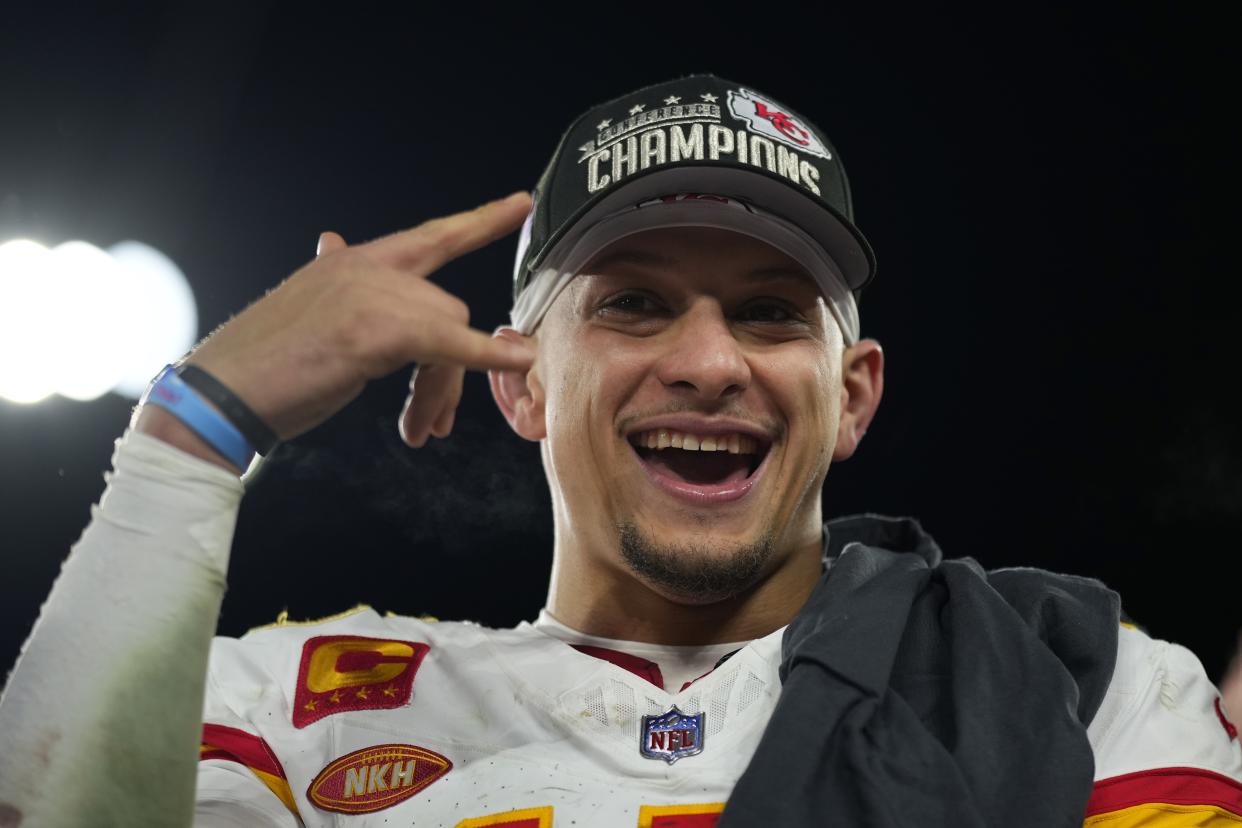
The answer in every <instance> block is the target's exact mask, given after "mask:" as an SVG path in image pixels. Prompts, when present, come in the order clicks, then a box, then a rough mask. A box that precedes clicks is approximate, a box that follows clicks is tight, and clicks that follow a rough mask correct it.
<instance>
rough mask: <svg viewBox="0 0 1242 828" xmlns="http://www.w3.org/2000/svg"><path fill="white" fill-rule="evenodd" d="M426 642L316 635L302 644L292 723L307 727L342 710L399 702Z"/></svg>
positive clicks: (406, 697)
mask: <svg viewBox="0 0 1242 828" xmlns="http://www.w3.org/2000/svg"><path fill="white" fill-rule="evenodd" d="M430 649H431V647H430V646H428V645H426V644H422V643H420V642H417V641H396V640H391V639H383V638H363V637H361V636H356V635H320V636H316V637H315V638H312V639H309V640H308V641H307V642H306V644H305V645H304V646H303V647H302V666H301V667H300V668H299V670H298V688H297V691H296V692H295V693H294V697H293V726H294V727H299V728H300V727H306V726H307V725H309V724H311V723H312V722H317V721H319V720H320V719H322V718H323V717H324V716H331V715H332V714H333V713H340V712H342V711H345V710H382V709H386V708H392V707H400V706H401V705H403V704H407V703H408V702H409V701H410V696H411V695H412V694H413V692H414V674H415V673H417V672H418V667H419V665H420V664H422V661H423V657H424V656H425V655H427V652H428V651H429V650H430Z"/></svg>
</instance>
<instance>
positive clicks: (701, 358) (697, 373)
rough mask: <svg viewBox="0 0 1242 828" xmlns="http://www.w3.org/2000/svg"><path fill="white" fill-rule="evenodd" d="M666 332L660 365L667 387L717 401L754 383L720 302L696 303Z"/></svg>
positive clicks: (659, 371)
mask: <svg viewBox="0 0 1242 828" xmlns="http://www.w3.org/2000/svg"><path fill="white" fill-rule="evenodd" d="M666 333H667V334H668V335H669V336H668V341H667V343H666V344H667V347H666V348H665V351H664V353H663V354H662V355H661V357H660V364H659V366H658V368H657V376H658V377H659V379H660V381H661V382H663V383H664V384H665V385H666V386H669V387H672V388H681V389H686V390H693V391H694V392H695V394H696V395H697V396H700V397H703V398H705V399H710V400H714V399H719V398H721V397H726V396H729V395H731V394H736V393H738V392H740V391H742V390H744V389H745V388H746V387H747V386H748V385H750V364H749V363H748V362H747V361H746V355H745V353H744V352H743V350H742V347H741V343H739V342H738V340H737V337H736V336H735V335H734V332H733V330H732V329H731V328H730V326H729V320H728V319H727V318H725V315H724V312H723V309H722V308H721V307H720V305H719V304H718V303H716V302H714V301H709V300H702V301H699V302H696V303H695V304H694V305H692V306H691V307H690V308H689V309H688V310H686V311H685V312H684V313H683V314H682V315H681V317H680V318H679V319H678V320H677V321H676V323H675V324H674V325H673V327H672V329H671V330H669V331H667V332H666Z"/></svg>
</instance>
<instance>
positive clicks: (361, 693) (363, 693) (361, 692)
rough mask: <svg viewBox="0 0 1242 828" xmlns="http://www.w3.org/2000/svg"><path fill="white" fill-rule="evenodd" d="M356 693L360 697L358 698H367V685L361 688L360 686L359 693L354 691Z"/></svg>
mask: <svg viewBox="0 0 1242 828" xmlns="http://www.w3.org/2000/svg"><path fill="white" fill-rule="evenodd" d="M354 695H355V696H357V697H358V698H360V699H365V698H366V697H367V688H365V687H359V688H358V692H357V693H354Z"/></svg>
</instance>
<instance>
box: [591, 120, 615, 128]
mask: <svg viewBox="0 0 1242 828" xmlns="http://www.w3.org/2000/svg"><path fill="white" fill-rule="evenodd" d="M610 126H612V118H605V119H604V120H602V121H600V122H599V124H598V125H597V126H596V127H595V128H596V129H608V127H610Z"/></svg>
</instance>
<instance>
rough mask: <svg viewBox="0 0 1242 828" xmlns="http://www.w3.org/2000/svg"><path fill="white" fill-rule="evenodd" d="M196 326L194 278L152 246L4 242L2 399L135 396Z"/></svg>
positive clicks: (0, 272)
mask: <svg viewBox="0 0 1242 828" xmlns="http://www.w3.org/2000/svg"><path fill="white" fill-rule="evenodd" d="M197 330H198V318H197V312H196V310H195V307H194V295H193V293H192V292H191V291H190V286H189V284H188V283H187V282H186V279H185V276H184V275H183V274H182V273H181V271H180V270H179V269H178V268H177V266H176V265H175V264H173V263H172V261H170V260H169V259H168V257H167V256H165V255H164V254H162V253H160V252H159V251H158V250H155V249H154V248H152V247H150V246H148V245H145V244H143V243H141V242H136V241H125V242H121V243H120V244H117V245H115V246H113V247H112V248H111V249H109V250H107V251H104V250H100V249H99V248H98V247H95V246H94V245H91V244H88V243H86V242H81V241H70V242H65V243H64V244H61V245H58V246H56V247H55V248H53V249H51V250H48V249H47V248H46V247H44V246H43V245H41V244H38V243H36V242H33V241H29V240H26V239H19V240H17V241H11V242H7V243H5V244H2V245H0V397H4V398H6V399H8V400H11V401H13V402H19V403H33V402H38V401H39V400H42V399H44V398H46V397H48V396H49V395H51V394H53V393H58V394H61V395H62V396H65V397H69V398H71V399H75V400H92V399H95V398H96V397H99V396H100V395H102V394H105V393H107V392H108V391H110V390H114V391H116V392H117V393H120V394H124V395H126V396H129V397H132V398H135V399H136V398H137V397H138V396H139V395H140V394H141V393H142V390H143V389H144V388H145V387H146V384H147V382H148V381H149V380H150V378H151V377H152V376H154V375H155V373H156V372H157V371H159V369H160V367H161V366H163V365H165V364H167V363H168V362H171V361H173V360H175V359H177V358H178V357H180V356H181V355H182V354H184V353H185V352H186V351H187V350H189V348H190V346H191V345H193V344H194V339H195V336H196V334H197Z"/></svg>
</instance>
